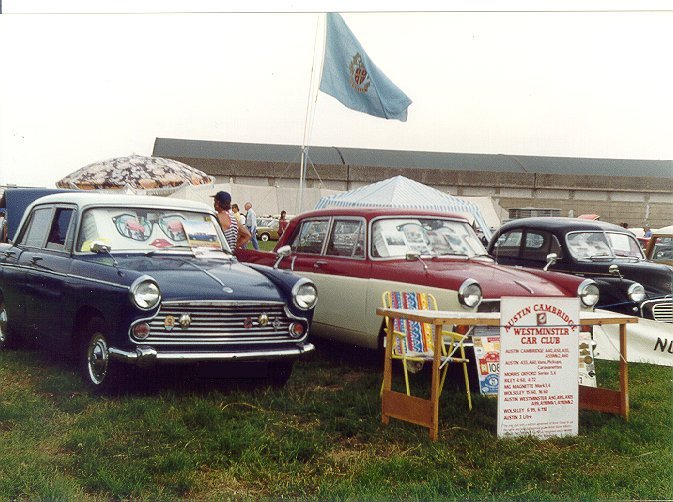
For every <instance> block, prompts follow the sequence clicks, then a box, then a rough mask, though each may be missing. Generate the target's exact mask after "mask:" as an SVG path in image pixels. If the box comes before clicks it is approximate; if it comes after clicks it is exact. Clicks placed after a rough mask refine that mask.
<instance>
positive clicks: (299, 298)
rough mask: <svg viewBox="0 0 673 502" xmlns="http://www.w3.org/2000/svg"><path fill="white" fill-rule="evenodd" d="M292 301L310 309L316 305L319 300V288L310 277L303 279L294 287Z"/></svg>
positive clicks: (304, 308) (305, 308) (302, 307)
mask: <svg viewBox="0 0 673 502" xmlns="http://www.w3.org/2000/svg"><path fill="white" fill-rule="evenodd" d="M292 301H293V302H294V304H295V305H296V306H297V307H298V308H300V309H302V310H309V309H312V308H313V307H315V304H316V302H317V301H318V290H317V289H316V287H315V284H313V283H312V282H311V281H309V280H308V279H301V280H299V281H298V282H297V284H295V285H294V287H293V288H292Z"/></svg>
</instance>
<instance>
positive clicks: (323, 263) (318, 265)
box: [313, 260, 327, 268]
mask: <svg viewBox="0 0 673 502" xmlns="http://www.w3.org/2000/svg"><path fill="white" fill-rule="evenodd" d="M323 265H327V262H326V261H324V260H318V261H316V262H315V263H314V264H313V268H320V267H322V266H323Z"/></svg>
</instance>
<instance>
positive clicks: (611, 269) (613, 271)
mask: <svg viewBox="0 0 673 502" xmlns="http://www.w3.org/2000/svg"><path fill="white" fill-rule="evenodd" d="M608 273H609V274H610V275H616V276H619V278H620V279H621V278H622V273H621V272H620V271H619V267H618V266H617V265H610V267H608Z"/></svg>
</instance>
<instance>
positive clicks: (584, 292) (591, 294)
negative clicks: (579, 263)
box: [577, 279, 600, 307]
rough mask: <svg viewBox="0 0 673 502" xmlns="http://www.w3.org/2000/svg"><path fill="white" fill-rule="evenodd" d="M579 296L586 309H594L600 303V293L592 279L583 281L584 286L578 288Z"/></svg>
mask: <svg viewBox="0 0 673 502" xmlns="http://www.w3.org/2000/svg"><path fill="white" fill-rule="evenodd" d="M577 296H579V297H580V300H581V301H582V303H583V304H584V306H586V307H593V306H595V305H596V304H597V303H598V299H599V298H600V292H599V290H598V285H597V284H596V283H595V282H594V281H592V280H591V279H586V280H584V281H582V284H580V285H579V287H578V288H577Z"/></svg>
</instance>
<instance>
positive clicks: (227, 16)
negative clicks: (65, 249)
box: [0, 0, 673, 187]
mask: <svg viewBox="0 0 673 502" xmlns="http://www.w3.org/2000/svg"><path fill="white" fill-rule="evenodd" d="M411 5H413V8H414V9H415V10H416V11H413V12H412V11H410V10H409V9H410V6H411ZM670 5H671V4H670V3H668V2H659V1H657V0H653V1H647V0H643V1H641V2H632V1H627V0H624V1H620V2H611V1H603V2H597V1H591V0H586V1H584V2H573V1H569V2H531V1H528V2H527V1H519V2H510V1H501V2H459V1H457V2H441V1H439V2H437V1H436V2H428V1H425V0H421V1H419V2H414V3H413V4H412V3H409V2H406V3H405V2H394V1H393V2H374V1H366V0H363V1H361V2H352V1H342V2H283V1H278V2H267V1H259V2H256V1H254V0H252V1H250V2H246V3H241V2H234V1H232V2H213V1H210V0H192V1H191V2H184V1H183V2H177V1H171V0H163V1H161V2H159V1H156V0H154V1H153V0H135V1H133V2H127V1H122V0H117V1H115V2H110V1H106V0H87V1H86V2H83V1H78V0H69V1H68V0H62V1H60V2H54V1H53V0H52V1H50V2H48V1H45V0H2V11H3V14H2V15H0V47H2V58H1V59H0V61H1V65H2V66H1V68H2V78H0V185H3V184H16V185H20V186H47V187H53V186H54V183H55V182H56V181H57V180H59V179H60V178H62V177H64V176H65V175H67V174H68V173H70V172H73V171H75V170H77V169H79V168H80V167H83V166H84V165H87V164H89V163H92V162H96V161H99V160H104V159H108V158H112V157H121V156H127V155H131V154H133V153H135V154H139V155H151V153H152V148H153V144H154V140H155V138H156V137H166V138H183V139H196V140H211V141H232V142H252V143H277V144H295V145H301V144H302V142H303V141H305V142H306V143H307V144H308V145H313V146H338V147H356V148H375V149H394V150H419V151H437V152H465V153H502V154H510V155H548V156H564V157H597V158H622V159H664V160H669V159H673V141H671V139H672V138H673V134H672V133H673V131H672V128H671V118H672V117H673V99H672V97H671V93H672V89H673V68H672V66H671V64H670V48H671V47H673V15H672V12H671V10H665V8H666V7H670ZM223 6H224V7H226V10H227V12H224V11H223ZM541 6H542V7H541ZM606 6H609V10H605V9H606ZM186 7H187V8H188V9H189V12H186ZM476 7H478V10H475V8H476ZM561 7H562V8H563V10H561ZM317 8H320V12H316V9H317ZM382 9H385V11H383V10H382ZM568 9H575V10H568ZM329 10H332V11H340V12H342V15H343V18H344V20H345V21H346V23H347V24H348V26H349V27H350V29H351V31H353V33H354V34H355V36H356V37H357V38H358V40H359V41H360V43H361V45H362V46H363V47H364V49H365V51H367V54H368V55H369V57H370V58H371V59H372V60H373V61H374V62H375V63H376V65H377V66H378V67H379V68H380V69H381V70H382V71H383V72H384V73H385V74H386V75H387V76H388V77H389V78H390V79H391V80H392V81H393V82H394V83H395V84H396V85H397V86H398V87H400V88H401V89H402V90H403V91H404V92H405V93H406V94H407V95H408V96H409V97H410V98H411V100H412V101H413V103H412V104H411V106H410V107H409V111H408V120H407V122H399V121H396V120H384V119H380V118H375V117H371V116H369V115H366V114H363V113H359V112H355V111H352V110H350V109H347V108H345V107H344V106H343V105H341V104H340V103H339V102H338V101H336V100H335V99H334V98H332V97H331V96H329V95H327V94H324V93H320V92H318V91H317V86H318V83H319V71H320V65H321V57H322V47H323V44H324V40H323V36H324V35H323V30H324V16H323V15H322V14H321V12H324V11H329ZM307 111H308V112H307ZM672 175H673V173H672Z"/></svg>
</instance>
